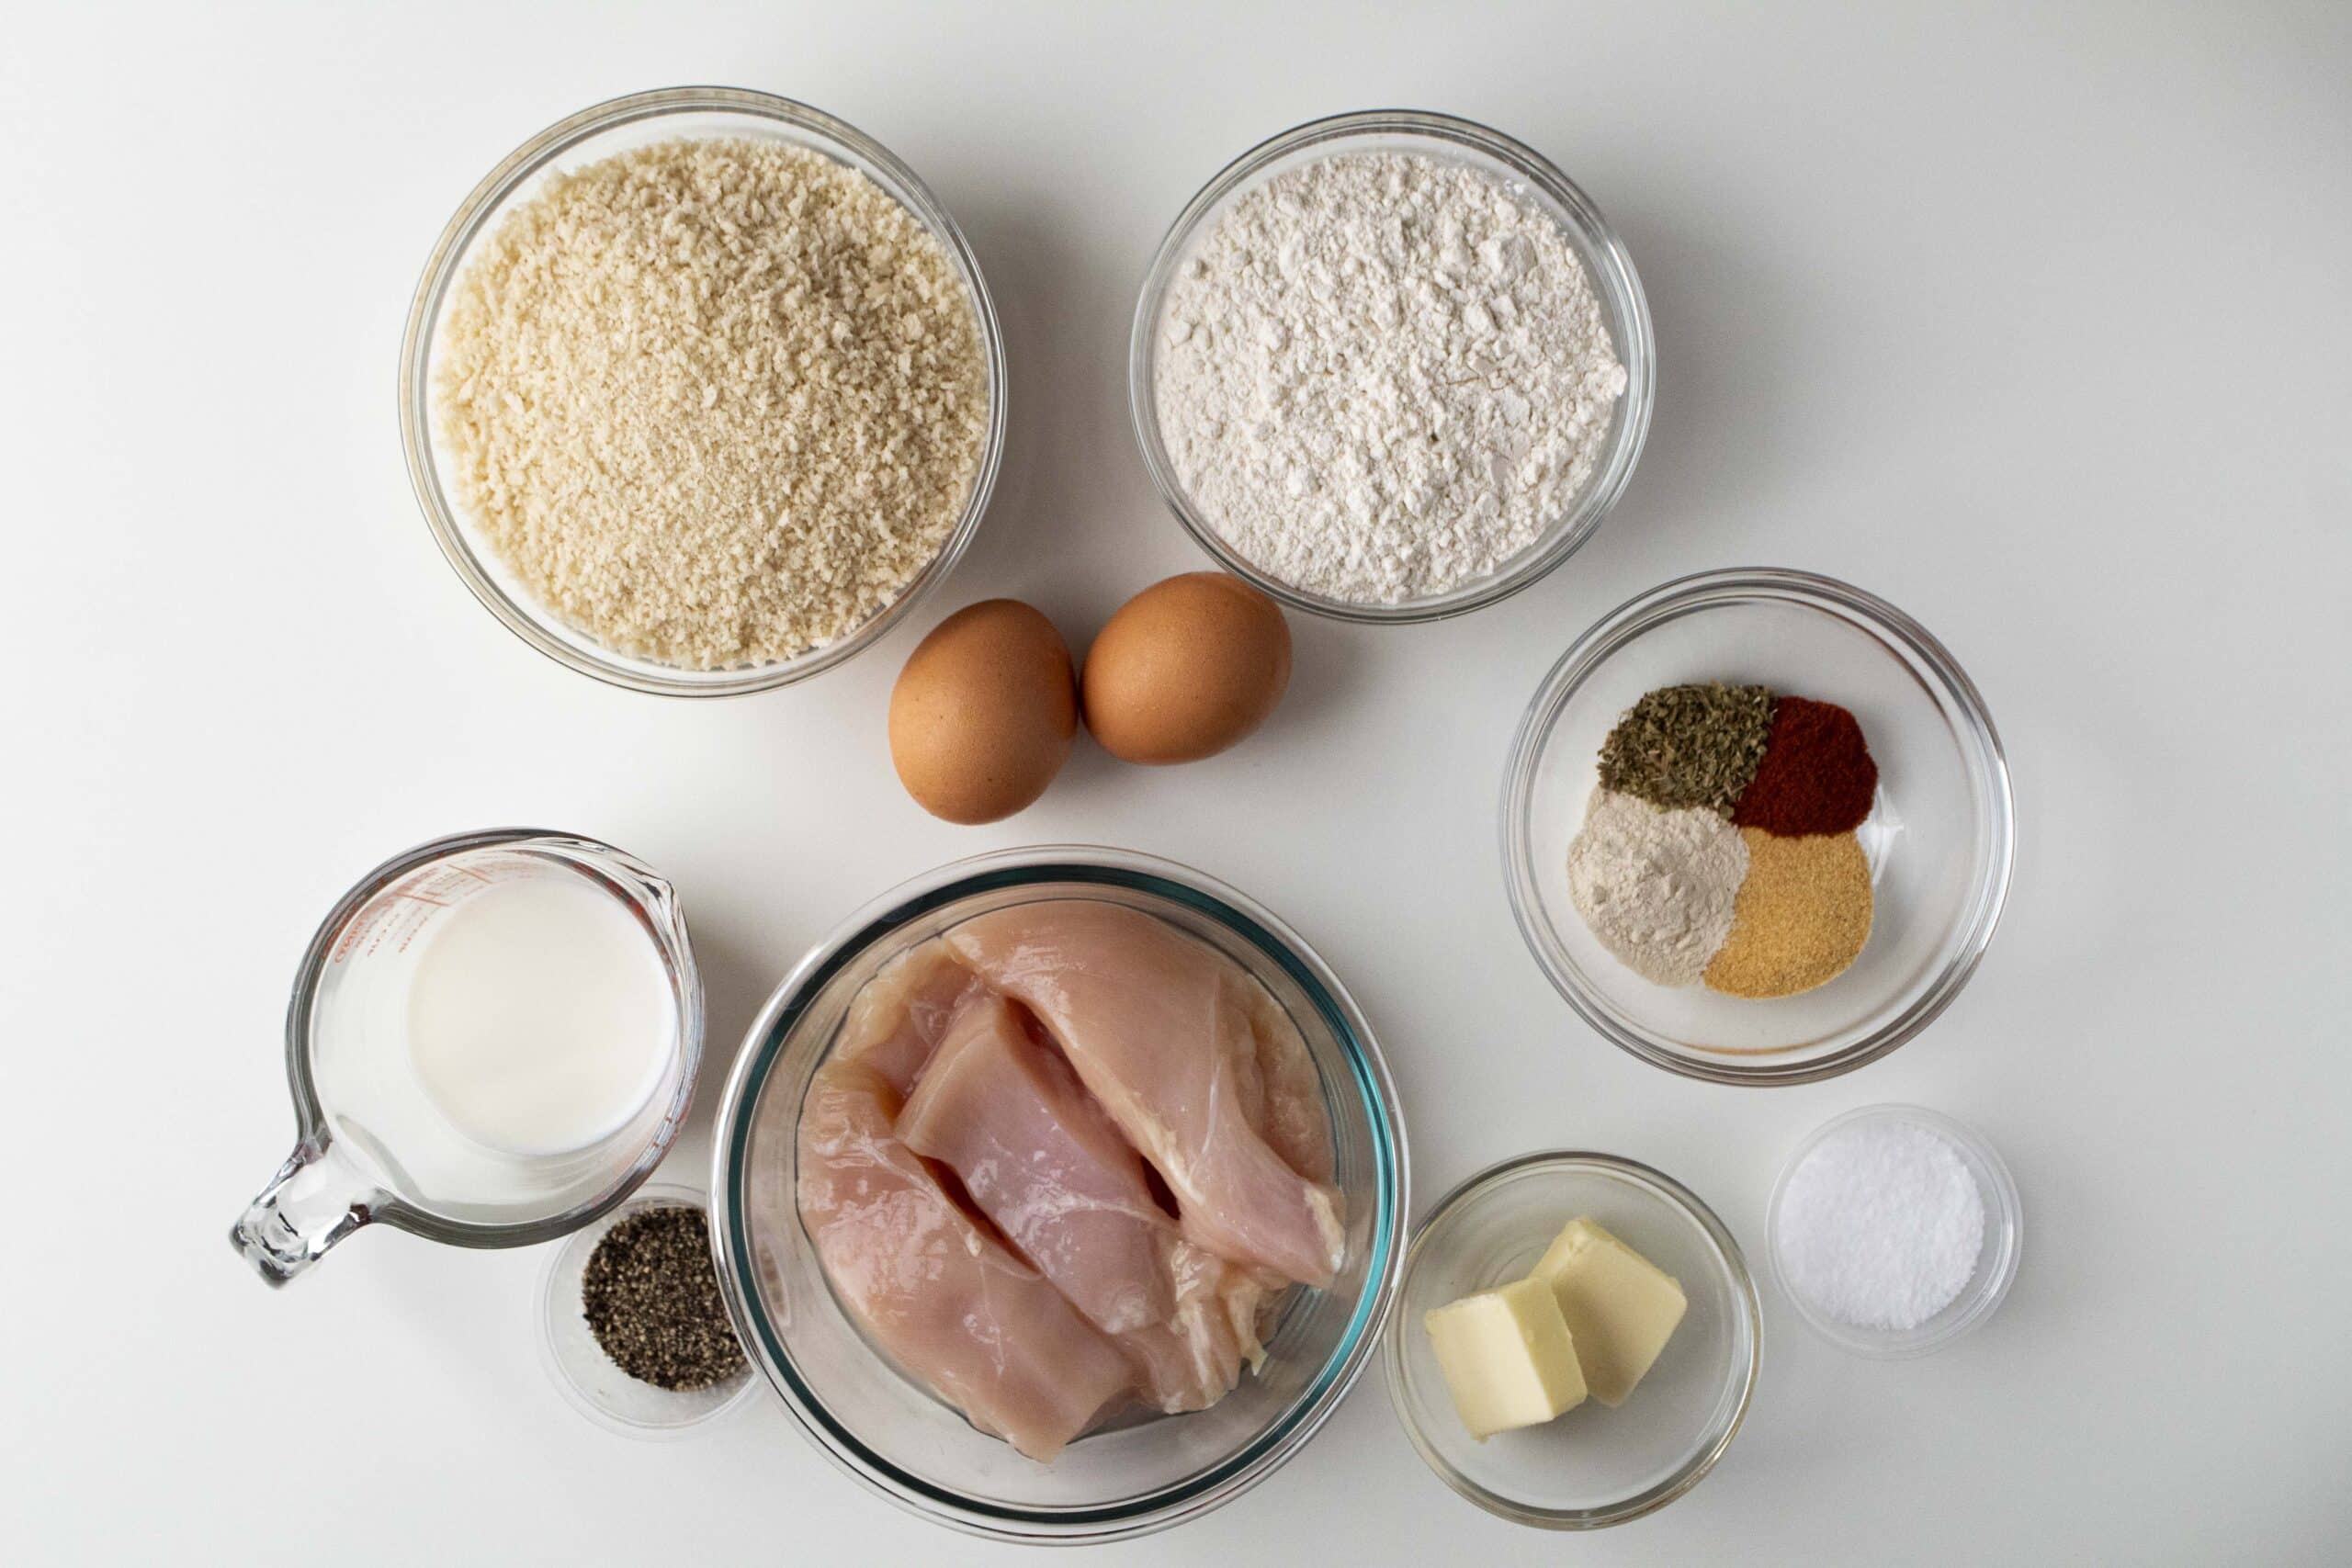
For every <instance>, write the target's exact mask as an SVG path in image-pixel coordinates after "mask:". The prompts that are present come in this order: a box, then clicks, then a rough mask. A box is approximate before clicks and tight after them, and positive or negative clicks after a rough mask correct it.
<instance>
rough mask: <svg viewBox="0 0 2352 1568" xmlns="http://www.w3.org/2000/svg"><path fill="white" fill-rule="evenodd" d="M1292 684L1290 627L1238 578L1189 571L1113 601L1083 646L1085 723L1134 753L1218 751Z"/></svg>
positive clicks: (1115, 750)
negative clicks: (1090, 642) (1113, 609)
mask: <svg viewBox="0 0 2352 1568" xmlns="http://www.w3.org/2000/svg"><path fill="white" fill-rule="evenodd" d="M1289 684H1290V626H1288V624H1287V623H1285V622H1284V621H1283V613H1282V611H1281V609H1280V608H1279V607H1278V606H1276V604H1274V602H1273V601H1272V599H1269V598H1267V597H1266V596H1265V595H1264V594H1263V593H1261V592H1258V591H1257V590H1256V589H1254V588H1252V587H1250V585H1249V584H1248V583H1246V582H1244V581H1241V580H1240V579H1239V578H1238V577H1228V576H1227V575H1226V574H1225V573H1224V572H1221V571H1193V572H1187V573H1185V574H1184V575H1183V576H1182V577H1171V578H1170V579H1168V580H1167V581H1164V582H1156V583H1154V584H1152V585H1151V586H1150V587H1149V588H1147V589H1145V590H1144V591H1143V592H1140V593H1138V594H1136V596H1135V597H1134V598H1132V599H1130V600H1128V601H1127V602H1126V603H1125V604H1123V605H1121V606H1120V607H1119V613H1118V614H1117V615H1113V616H1112V617H1111V619H1110V621H1109V622H1108V623H1107V624H1105V625H1104V626H1103V630H1102V631H1101V632H1100V633H1098V634H1097V635H1096V637H1095V638H1094V646H1093V647H1092V648H1090V649H1087V651H1086V672H1085V675H1084V677H1083V679H1082V689H1083V696H1084V701H1085V705H1086V725H1087V728H1089V729H1091V730H1092V731H1093V732H1094V738H1095V739H1097V740H1100V741H1101V742H1102V743H1103V750H1106V751H1109V752H1110V753H1111V754H1112V755H1113V756H1114V757H1119V758H1122V759H1124V760H1125V761H1130V762H1190V761H1197V760H1199V759H1200V758H1203V757H1211V756H1215V755H1216V753H1217V752H1219V751H1222V750H1225V749H1226V748H1227V747H1228V746H1231V745H1233V744H1234V743H1235V742H1237V741H1238V740H1239V739H1242V738H1243V737H1244V736H1246V735H1248V734H1249V733H1250V731H1251V730H1253V729H1255V728H1258V726H1260V725H1261V724H1263V723H1264V722H1265V720H1266V716H1267V715H1268V714H1270V713H1272V712H1273V711H1274V705H1275V704H1277V703H1279V702H1281V701H1282V700H1283V688H1284V687H1286V686H1288V685H1289Z"/></svg>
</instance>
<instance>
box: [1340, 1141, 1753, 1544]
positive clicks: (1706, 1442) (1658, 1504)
mask: <svg viewBox="0 0 2352 1568" xmlns="http://www.w3.org/2000/svg"><path fill="white" fill-rule="evenodd" d="M1537 1169H1544V1170H1598V1171H1603V1172H1606V1173H1608V1174H1609V1175H1611V1176H1615V1177H1619V1178H1622V1179H1628V1180H1631V1181H1633V1182H1634V1183H1635V1184H1636V1185H1638V1186H1641V1187H1644V1188H1646V1189H1648V1190H1650V1191H1651V1192H1653V1193H1654V1194H1656V1195H1657V1197H1659V1198H1660V1199H1662V1200H1664V1201H1666V1202H1667V1203H1668V1205H1669V1206H1670V1207H1672V1208H1675V1209H1677V1210H1679V1211H1680V1212H1681V1213H1682V1214H1683V1215H1684V1217H1686V1218H1687V1219H1689V1220H1690V1221H1691V1223H1692V1224H1694V1225H1696V1226H1697V1227H1698V1229H1699V1231H1700V1232H1701V1234H1702V1235H1705V1236H1706V1238H1707V1240H1708V1243H1709V1245H1710V1246H1712V1247H1713V1248H1714V1250H1715V1254H1716V1257H1717V1259H1718V1261H1720V1262H1721V1263H1722V1264H1723V1266H1724V1274H1725V1276H1726V1277H1727V1278H1729V1279H1730V1280H1731V1281H1732V1284H1733V1287H1734V1289H1733V1296H1734V1298H1735V1299H1736V1301H1737V1303H1739V1317H1740V1322H1741V1324H1742V1325H1744V1327H1745V1328H1746V1330H1747V1336H1746V1337H1747V1362H1746V1365H1745V1366H1743V1367H1740V1368H1738V1369H1736V1375H1737V1377H1738V1379H1739V1393H1738V1396H1737V1397H1736V1399H1735V1400H1734V1401H1733V1403H1732V1408H1731V1411H1730V1414H1729V1415H1728V1416H1724V1418H1723V1419H1722V1420H1721V1421H1719V1422H1717V1423H1716V1424H1715V1425H1714V1426H1713V1427H1709V1428H1708V1429H1707V1430H1706V1431H1704V1432H1702V1434H1701V1437H1700V1441H1699V1445H1698V1447H1697V1448H1696V1449H1695V1450H1693V1451H1692V1453H1691V1457H1690V1459H1688V1460H1686V1461H1683V1463H1682V1465H1681V1467H1680V1468H1679V1469H1678V1470H1676V1471H1675V1472H1674V1473H1673V1474H1672V1475H1669V1476H1668V1477H1667V1478H1666V1479H1665V1480H1663V1481H1661V1482H1659V1483H1657V1484H1656V1485H1654V1486H1648V1487H1645V1488H1643V1489H1642V1490H1641V1491H1639V1492H1636V1493H1634V1495H1632V1496H1630V1497H1627V1498H1625V1499H1624V1500H1623V1501H1622V1502H1618V1503H1612V1504H1610V1505H1607V1506H1602V1507H1598V1508H1538V1507H1532V1506H1529V1505H1527V1504H1524V1503H1521V1502H1519V1501H1517V1500H1515V1499H1513V1498H1510V1497H1506V1496H1504V1495H1502V1494H1501V1493H1499V1492H1496V1491H1493V1490H1491V1489H1489V1488H1487V1487H1485V1486H1481V1485H1480V1484H1479V1483H1477V1482H1476V1481H1473V1480H1472V1479H1470V1477H1468V1476H1467V1475H1464V1473H1462V1472H1461V1471H1459V1470H1457V1469H1456V1468H1454V1466H1453V1464H1451V1463H1449V1462H1448V1461H1447V1460H1446V1459H1445V1456H1444V1455H1442V1454H1441V1453H1439V1452H1438V1451H1437V1448H1436V1446H1435V1445H1434V1444H1432V1443H1431V1442H1430V1440H1429V1437H1428V1435H1427V1434H1426V1433H1425V1432H1423V1431H1422V1429H1421V1427H1420V1423H1419V1422H1418V1421H1417V1420H1415V1419H1414V1417H1413V1414H1412V1412H1413V1404H1412V1401H1410V1400H1409V1399H1408V1398H1407V1397H1406V1395H1405V1335H1406V1333H1407V1332H1408V1328H1407V1325H1406V1322H1405V1320H1404V1319H1403V1318H1402V1317H1396V1318H1394V1319H1393V1321H1391V1323H1390V1324H1389V1326H1388V1333H1387V1344H1386V1346H1385V1349H1384V1351H1383V1354H1382V1358H1381V1360H1382V1371H1383V1372H1384V1373H1385V1379H1386V1382H1387V1384H1388V1403H1389V1404H1391V1405H1393V1406H1395V1407H1396V1412H1397V1424H1398V1425H1399V1426H1401V1427H1404V1428H1405V1435H1406V1437H1408V1438H1410V1439H1411V1440H1412V1444H1413V1449H1414V1451H1415V1452H1417V1453H1419V1455H1420V1456H1421V1462H1422V1463H1424V1464H1426V1465H1428V1466H1429V1467H1430V1472H1432V1473H1434V1474H1435V1475H1436V1476H1437V1478H1438V1479H1439V1480H1441V1481H1442V1482H1444V1483H1446V1485H1448V1486H1450V1487H1452V1488H1453V1491H1454V1492H1456V1493H1457V1494H1459V1495H1462V1496H1464V1497H1466V1498H1468V1499H1469V1500H1470V1501H1471V1502H1473V1503H1476V1505H1477V1506H1479V1507H1481V1508H1484V1509H1486V1510H1487V1512H1488V1513H1490V1514H1493V1515H1495V1516H1496V1517H1498V1518H1505V1519H1509V1520H1510V1521H1512V1522H1513V1523H1514V1524H1521V1525H1529V1526H1532V1527H1533V1528H1535V1529H1555V1530H1589V1529H1608V1528H1609V1527H1611V1526H1612V1525H1622V1524H1625V1523H1627V1522H1628V1521H1630V1520H1634V1519H1638V1518H1640V1517H1643V1516H1644V1515H1646V1514H1654V1513H1656V1512H1657V1511H1658V1510H1659V1509H1660V1508H1663V1507H1665V1506H1667V1505H1668V1503H1671V1502H1673V1501H1674V1500H1675V1499H1676V1498H1678V1497H1679V1496H1681V1495H1683V1494H1684V1493H1686V1492H1688V1491H1690V1490H1691V1488H1692V1487H1693V1486H1696V1485H1698V1484H1699V1483H1700V1482H1701V1481H1702V1479H1704V1478H1705V1476H1706V1474H1707V1472H1709V1471H1711V1470H1713V1469H1714V1467H1715V1461H1718V1460H1720V1459H1722V1458H1723V1456H1724V1450H1726V1449H1728V1448H1730V1447H1731V1440H1732V1438H1736V1437H1737V1436H1738V1435H1739V1428H1740V1424H1741V1423H1742V1422H1744V1421H1746V1420H1747V1407H1748V1404H1749V1403H1750V1402H1751V1401H1752V1400H1753V1399H1754V1398H1755V1395H1756V1380H1757V1376H1758V1373H1759V1372H1760V1371H1762V1370H1763V1365H1764V1310H1763V1305H1762V1303H1760V1302H1759V1301H1758V1299H1757V1294H1756V1280H1755V1276H1754V1275H1753V1273H1751V1272H1750V1270H1749V1269H1748V1267H1747V1255H1746V1254H1744V1253H1743V1252H1741V1251H1740V1248H1739V1242H1738V1239H1737V1238H1736V1237H1735V1236H1734V1235H1732V1234H1731V1227H1730V1226H1728V1225H1726V1224H1724V1223H1723V1221H1722V1220H1721V1219H1720V1218H1718V1217H1717V1216H1716V1213H1715V1212H1714V1211H1713V1209H1711V1208H1709V1207H1708V1206H1707V1204H1706V1202H1705V1201H1704V1200H1703V1199H1702V1198H1701V1197H1700V1196H1699V1195H1698V1194H1697V1193H1695V1192H1693V1191H1691V1190H1690V1189H1689V1188H1688V1187H1685V1186H1683V1185H1682V1183H1680V1182H1679V1181H1677V1180H1675V1179H1674V1178H1672V1177H1670V1176H1668V1175H1667V1174H1666V1173H1665V1172H1664V1171H1662V1170H1659V1169H1657V1168H1656V1167H1654V1166H1648V1165H1644V1164H1643V1163H1642V1162H1641V1161H1639V1160H1634V1159H1627V1158H1625V1157H1624V1156H1622V1155H1611V1154H1600V1153H1597V1152H1595V1151H1592V1150H1589V1149H1537V1150H1534V1151H1532V1152H1531V1153H1528V1154H1523V1155H1518V1156H1513V1157H1512V1158H1510V1159H1507V1160H1500V1161H1498V1162H1497V1163H1496V1164H1493V1165H1490V1166H1488V1167H1487V1168H1485V1169H1484V1170H1480V1171H1476V1172H1474V1173H1473V1174H1472V1175H1470V1176H1468V1177H1466V1178H1464V1179H1463V1180H1462V1182H1461V1183H1460V1184H1458V1185H1457V1186H1455V1187H1454V1189H1453V1190H1452V1191H1450V1192H1448V1193H1447V1194H1446V1195H1445V1196H1444V1197H1442V1198H1441V1199H1439V1200H1438V1201H1437V1206H1436V1207H1435V1208H1433V1209H1431V1210H1430V1213H1429V1216H1428V1217H1427V1218H1426V1219H1424V1220H1422V1221H1421V1223H1420V1224H1419V1225H1416V1226H1415V1227H1414V1229H1413V1240H1412V1243H1411V1245H1410V1246H1409V1247H1408V1248H1407V1249H1406V1253H1405V1274H1406V1277H1407V1278H1408V1279H1409V1278H1410V1277H1411V1275H1412V1271H1413V1266H1414V1264H1415V1263H1417V1262H1418V1261H1419V1257H1420V1249H1421V1243H1422V1240H1423V1239H1424V1238H1425V1237H1427V1236H1428V1235H1430V1234H1432V1233H1433V1232H1434V1231H1435V1230H1436V1229H1437V1226H1438V1222H1439V1221H1441V1220H1442V1219H1443V1218H1444V1217H1445V1216H1446V1215H1447V1214H1449V1213H1452V1212H1453V1210H1455V1209H1457V1208H1464V1207H1467V1206H1468V1205H1470V1204H1472V1203H1475V1202H1476V1201H1477V1200H1478V1199H1480V1198H1481V1197H1483V1196H1485V1194H1486V1192H1487V1190H1488V1189H1490V1188H1492V1187H1494V1186H1496V1185H1498V1183H1501V1182H1503V1181H1507V1180H1509V1179H1511V1178H1513V1177H1515V1176H1519V1175H1521V1174H1522V1173H1523V1172H1526V1171H1529V1170H1537ZM1399 1293H1400V1294H1401V1293H1402V1292H1401V1289H1400V1291H1399Z"/></svg>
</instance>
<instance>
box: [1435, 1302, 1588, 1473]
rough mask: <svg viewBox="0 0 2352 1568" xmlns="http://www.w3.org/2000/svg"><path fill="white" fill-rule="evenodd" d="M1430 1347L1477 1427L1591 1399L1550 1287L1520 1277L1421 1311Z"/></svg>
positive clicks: (1535, 1420)
mask: <svg viewBox="0 0 2352 1568" xmlns="http://www.w3.org/2000/svg"><path fill="white" fill-rule="evenodd" d="M1421 1326H1422V1327H1423V1328H1425V1329H1427V1330H1428V1331H1429V1337H1430V1349H1432V1350H1434V1351H1435V1352H1436V1353H1437V1364H1438V1366H1439V1367H1440V1368H1441V1369H1442V1370H1443V1371H1444V1372H1445V1385H1446V1387H1447V1388H1449V1389H1451V1390H1452V1391H1453V1408H1454V1409H1455V1410H1456V1411H1457V1412H1459V1413H1460V1414H1461V1416H1462V1424H1463V1425H1464V1427H1469V1428H1470V1435H1471V1436H1472V1437H1474V1438H1477V1439H1478V1440H1479V1441H1480V1442H1482V1443H1483V1442H1485V1441H1486V1440H1487V1438H1490V1437H1492V1436H1493V1435H1494V1434H1496V1433H1497V1432H1506V1431H1509V1430H1510V1429H1511V1428H1512V1427H1533V1426H1536V1425H1538V1424H1540V1423H1542V1422H1545V1421H1549V1420H1550V1419H1552V1417H1554V1416H1557V1415H1559V1414H1560V1413H1561V1412H1562V1411H1564V1410H1568V1409H1571V1408H1573V1407H1575V1406H1576V1405H1578V1404H1583V1403H1584V1373H1583V1372H1582V1371H1580V1370H1579V1369H1578V1368H1577V1350H1576V1346H1575V1344H1574V1343H1573V1342H1572V1341H1571V1340H1570V1339H1569V1337H1568V1325H1567V1321H1566V1319H1565V1318H1563V1317H1562V1316H1561V1315H1560V1303H1559V1300H1558V1298H1557V1297H1555V1295H1554V1294H1553V1292H1552V1290H1551V1287H1550V1286H1548V1285H1546V1284H1544V1282H1543V1281H1542V1280H1512V1281H1511V1282H1510V1284H1508V1285H1504V1286H1502V1287H1501V1288H1499V1289H1498V1290H1492V1291H1481V1292H1479V1293H1478V1294H1476V1295H1475V1296H1464V1297H1463V1298H1462V1299H1461V1300H1460V1301H1458V1302H1454V1303H1450V1304H1449V1305H1446V1306H1442V1307H1439V1308H1438V1309H1437V1310H1436V1311H1434V1312H1432V1313H1430V1314H1428V1315H1426V1316H1425V1317H1423V1318H1422V1319H1421Z"/></svg>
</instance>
